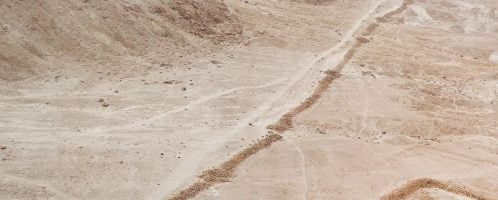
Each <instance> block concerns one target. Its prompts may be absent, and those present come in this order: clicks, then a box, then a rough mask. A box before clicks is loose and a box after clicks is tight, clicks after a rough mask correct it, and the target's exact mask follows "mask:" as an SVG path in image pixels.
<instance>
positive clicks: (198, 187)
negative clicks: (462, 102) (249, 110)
mask: <svg viewBox="0 0 498 200" xmlns="http://www.w3.org/2000/svg"><path fill="white" fill-rule="evenodd" d="M385 1H387V0H381V1H379V2H377V3H376V4H374V6H372V8H371V9H370V10H369V11H368V12H367V13H365V14H364V15H363V16H362V17H361V18H360V19H358V20H357V21H356V23H354V24H353V26H352V28H351V29H350V30H349V31H348V32H347V34H346V35H345V36H344V37H343V38H342V39H341V41H340V42H339V43H337V44H336V45H334V46H333V47H332V48H330V49H329V50H327V51H325V52H324V53H322V54H321V55H320V56H318V57H317V58H316V59H313V61H312V62H311V63H310V64H309V65H307V66H306V67H303V69H301V70H299V71H298V72H297V73H296V74H295V75H294V76H292V77H291V78H290V84H288V85H287V88H285V89H284V90H283V91H282V92H280V94H279V95H278V96H277V97H276V98H274V99H272V100H271V101H269V102H275V101H277V100H278V99H279V98H281V97H282V96H283V95H284V93H285V92H286V91H288V90H290V89H291V88H292V86H293V85H294V84H296V83H297V82H299V81H300V80H301V79H303V78H304V77H305V76H306V73H307V72H308V71H310V70H311V69H312V68H313V67H314V66H316V65H317V64H319V63H320V62H322V61H323V60H325V59H327V58H334V59H337V58H336V56H337V55H338V54H343V57H342V58H340V59H339V60H334V61H335V62H336V63H338V64H337V65H336V66H335V67H334V68H333V69H329V70H327V71H326V72H325V75H324V77H323V78H322V79H321V80H320V82H319V83H318V86H317V87H316V88H315V90H314V91H313V93H312V94H311V95H310V96H309V97H308V98H306V100H305V101H304V102H303V103H301V104H299V105H298V106H297V107H295V108H293V109H291V110H290V111H289V112H287V113H286V114H284V115H283V117H282V118H281V119H280V120H279V121H278V122H277V124H274V125H270V126H269V127H268V128H270V129H273V130H276V131H277V132H279V133H282V132H284V131H286V130H288V129H290V128H291V127H292V119H293V118H294V117H295V116H296V115H297V114H299V113H301V112H302V111H304V110H306V109H307V108H309V107H311V106H312V105H313V104H314V103H316V102H317V101H318V99H319V98H320V97H321V96H322V95H323V93H324V92H325V91H326V90H327V89H328V88H329V86H330V84H331V83H332V82H333V81H334V80H336V79H337V78H339V77H340V75H341V74H340V72H341V70H342V68H344V66H345V65H346V64H347V63H348V62H349V61H350V60H351V59H352V58H353V56H354V54H355V53H356V51H357V49H358V48H359V47H361V46H363V45H364V44H365V43H368V42H369V40H368V39H366V38H364V37H356V38H355V37H354V34H355V33H357V32H358V30H359V29H360V28H361V27H363V26H362V25H363V22H364V21H365V20H367V19H369V18H370V17H372V15H373V13H374V12H375V11H376V10H378V8H379V7H380V6H381V5H382V4H383V3H384V2H385ZM409 3H411V0H405V1H404V2H403V4H402V5H401V6H400V7H399V8H397V9H394V10H392V11H388V12H387V13H386V14H384V15H382V17H384V16H386V15H389V16H392V15H394V14H392V13H398V12H402V11H403V10H404V9H406V7H407V5H408V4H409ZM400 8H403V9H400ZM382 17H381V18H382ZM381 18H379V19H381ZM374 21H376V20H374ZM377 26H378V24H377V23H375V22H374V24H373V25H369V26H368V28H367V31H366V32H367V33H368V32H370V33H371V32H373V31H374V30H375V28H376V27H377ZM370 29H371V30H370ZM352 40H354V42H353V45H352V46H351V47H350V48H349V49H347V50H346V51H345V53H344V52H342V53H341V52H339V53H336V54H334V52H337V51H338V50H340V49H341V48H343V47H344V46H346V45H347V44H348V43H349V42H350V41H352ZM270 105H271V103H270V104H268V105H266V106H264V107H268V106H270ZM265 110H266V109H261V111H265ZM258 114H263V112H258V113H254V115H258ZM281 139H282V136H281V135H280V134H273V133H271V134H269V135H267V136H265V137H264V138H263V139H262V140H260V141H259V142H257V143H255V144H253V145H251V146H249V147H247V148H245V149H244V150H242V151H241V152H240V153H238V154H236V155H235V156H234V157H232V158H231V159H230V160H228V161H226V162H224V163H223V164H221V165H220V166H218V167H216V168H213V169H210V170H207V171H204V172H203V173H202V175H201V176H200V177H199V178H200V180H198V181H197V182H195V183H193V184H192V185H190V186H189V187H187V188H185V189H184V190H182V191H180V192H178V193H177V194H175V195H174V196H173V197H171V198H170V199H171V200H183V199H190V198H193V197H195V196H196V195H197V194H199V193H200V192H202V191H204V190H206V189H208V188H210V187H211V186H213V185H215V184H218V183H223V182H227V181H229V179H230V178H231V177H233V176H234V173H235V169H236V168H237V167H238V166H239V165H240V164H241V163H242V161H244V160H245V159H247V158H249V157H250V156H252V155H254V154H256V153H257V152H258V151H260V150H263V149H265V148H268V147H270V146H271V145H272V144H273V143H275V142H277V141H279V140H281Z"/></svg>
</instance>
